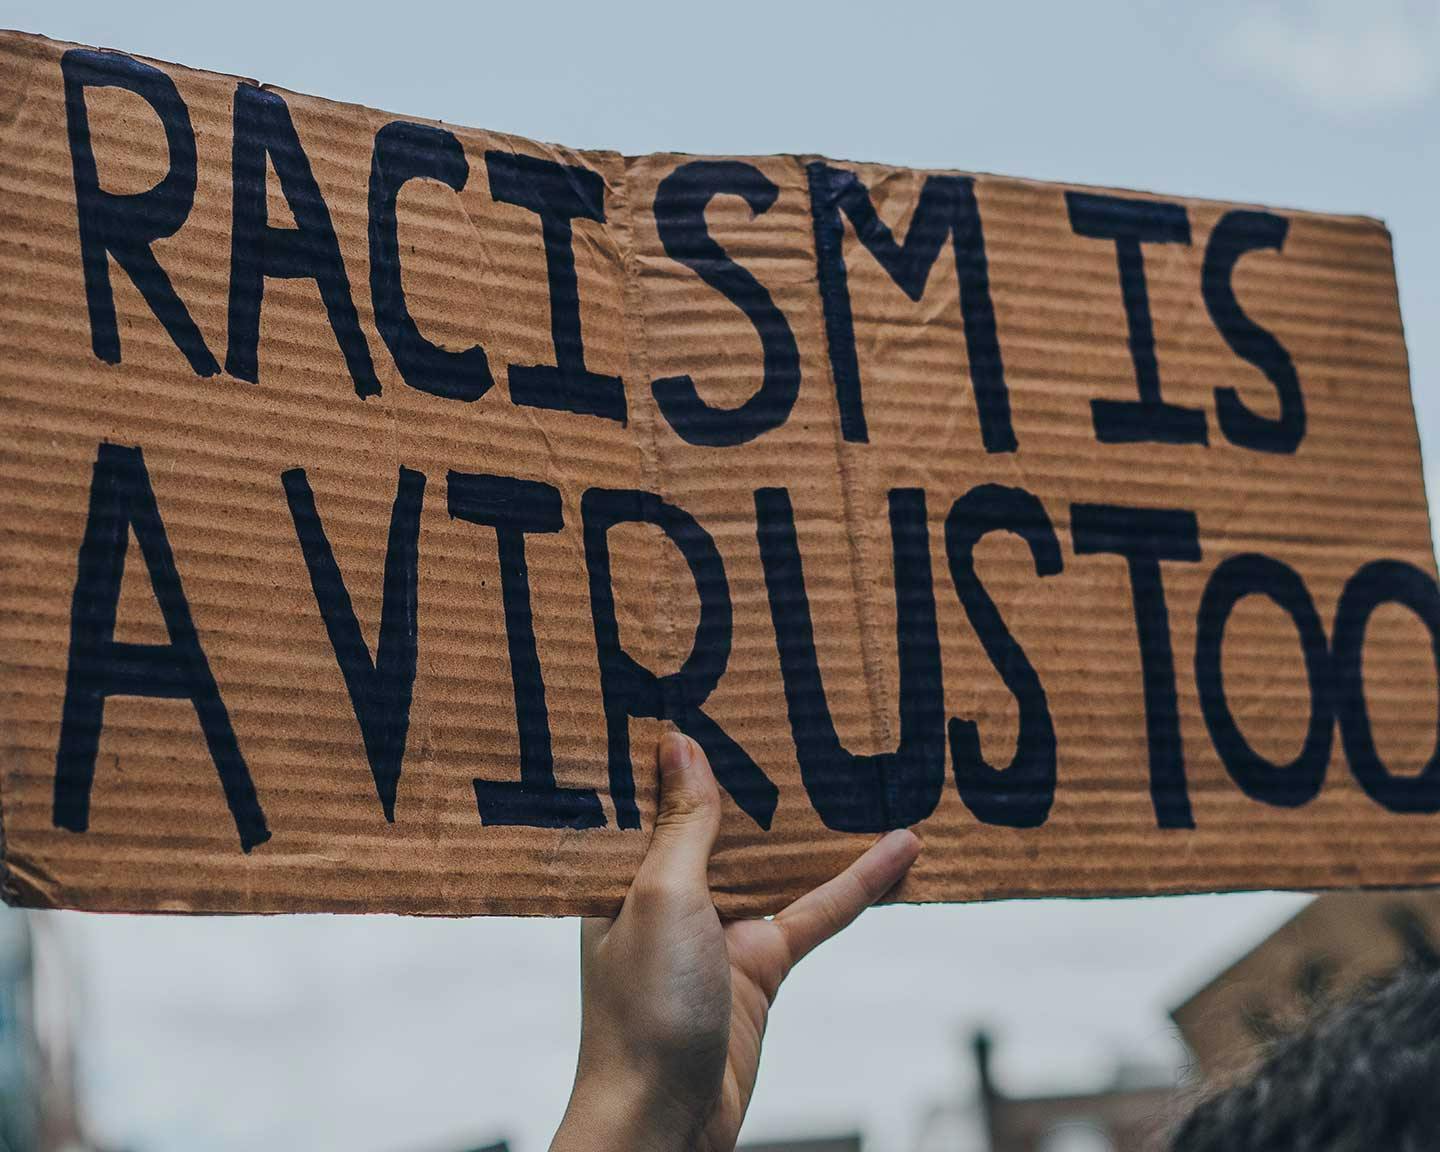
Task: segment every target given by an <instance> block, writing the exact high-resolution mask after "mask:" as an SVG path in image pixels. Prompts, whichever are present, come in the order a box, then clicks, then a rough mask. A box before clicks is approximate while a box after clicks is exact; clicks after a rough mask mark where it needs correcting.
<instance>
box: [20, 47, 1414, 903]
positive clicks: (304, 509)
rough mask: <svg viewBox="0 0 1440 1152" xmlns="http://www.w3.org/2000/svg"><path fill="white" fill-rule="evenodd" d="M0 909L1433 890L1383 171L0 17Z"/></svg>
mask: <svg viewBox="0 0 1440 1152" xmlns="http://www.w3.org/2000/svg"><path fill="white" fill-rule="evenodd" d="M0 131H3V134H4V148H3V149H0V414H3V427H4V436H3V441H0V462H3V468H4V474H5V481H6V482H5V484H4V485H3V488H0V527H3V531H4V547H3V549H0V811H3V821H4V842H5V843H4V864H5V883H6V891H7V895H8V897H9V898H10V899H12V900H16V901H19V902H22V903H27V904H35V905H66V906H75V907H82V908H92V909H165V910H184V911H232V912H257V911H279V910H306V909H310V910H337V911H339V910H391V911H404V912H426V913H448V914H469V913H502V912H503V913H578V912H598V911H603V910H606V909H612V908H614V907H615V905H616V903H617V901H618V900H619V899H620V898H621V897H622V895H623V893H624V891H625V889H626V886H627V882H628V880H629V878H630V876H631V875H632V873H633V870H634V868H635V866H636V863H637V862H638V860H639V859H640V858H641V856H642V855H643V853H644V850H645V845H646V840H647V834H646V828H647V827H648V822H649V820H650V819H651V817H652V815H653V811H654V801H655V771H654V765H653V748H654V743H655V741H656V739H657V737H658V736H659V734H660V733H661V731H662V730H663V729H664V727H665V725H667V724H673V725H675V726H677V727H679V728H680V729H681V730H683V731H685V732H687V733H689V734H690V735H691V736H693V737H694V738H695V739H696V740H698V741H699V742H700V743H701V744H702V745H703V746H704V747H705V749H706V750H707V751H708V753H709V756H710V759H711V762H712V763H713V765H714V768H715V772H716V775H717V777H718V779H719V782H720V785H721V787H722V791H723V794H724V797H725V801H724V802H725V828H724V833H723V837H722V841H721V844H720V846H719V849H718V851H717V853H716V855H715V859H714V869H713V879H714V884H715V887H716V891H717V893H718V898H719V901H720V903H721V907H722V909H723V910H724V911H725V912H727V913H741V912H749V913H754V912H765V911H770V910H773V909H775V908H776V907H777V906H779V905H780V904H781V903H782V902H784V901H785V900H786V899H788V898H789V897H791V896H793V895H795V894H796V893H797V892H799V891H801V890H802V889H805V888H807V887H808V886H810V885H812V884H814V883H816V882H818V881H820V880H821V879H823V878H825V877H828V876H830V875H831V874H833V873H834V872H836V871H837V870H838V869H839V868H840V867H842V866H843V865H844V864H845V863H846V862H847V861H849V860H850V859H852V858H853V857H854V856H856V855H857V854H858V853H859V852H860V851H861V850H862V849H863V848H864V847H865V845H866V844H867V843H868V842H869V841H870V840H871V839H872V838H873V837H874V836H875V835H876V834H877V833H880V832H882V831H883V830H885V829H889V828H894V827H899V826H902V825H916V826H918V828H919V830H920V832H921V834H922V836H923V837H924V839H925V841H926V845H927V847H926V850H925V853H924V855H923V857H922V859H921V860H920V862H919V864H918V866H917V867H916V868H915V870H914V872H913V873H912V874H911V876H910V878H909V880H908V881H907V882H906V884H905V885H904V887H903V888H901V889H900V890H899V892H898V894H897V895H898V898H899V899H902V900H911V901H924V900H962V899H976V898H985V897H998V896H1017V895H1041V894H1086V895H1090V894H1100V893H1142V892H1180V891H1191V890H1198V889H1223V888H1255V887H1271V886H1285V887H1307V888H1315V887H1325V886H1331V885H1381V884H1430V883H1435V882H1437V881H1440V815H1437V812H1440V762H1437V759H1436V755H1435V737H1436V716H1437V703H1436V701H1437V687H1436V669H1435V664H1436V645H1437V643H1440V593H1437V590H1436V584H1435V567H1434V560H1433V556H1432V550H1431V543H1430V527H1429V521H1428V517H1427V512H1426V505H1425V495H1424V490H1423V488H1422V486H1421V472H1420V457H1419V450H1418V445H1417V437H1416V428H1415V421H1414V415H1413V412H1412V409H1411V402H1410V392H1409V385H1408V379H1407V367H1406V357H1405V344H1404V339H1403V335H1402V332H1401V324H1400V314H1399V310H1398V305H1397V300H1396V290H1395V280H1394V273H1393V269H1392V261H1391V254H1390V245H1389V238H1388V236H1387V234H1386V232H1385V229H1384V228H1383V227H1382V226H1381V225H1379V224H1378V223H1376V222H1374V221H1372V220H1366V219H1357V218H1339V217H1328V216H1316V215H1309V214H1306V213H1300V212H1284V211H1266V210H1261V209H1256V208H1245V207H1235V206H1231V205H1224V204H1213V203H1203V202H1196V201H1186V200H1180V199H1175V198H1161V197H1156V196H1151V195H1140V194H1135V193H1112V192H1102V191H1096V190H1093V189H1086V190H1081V189H1073V188H1066V187H1061V186H1055V185H1049V184H1037V183H1030V182H1026V181H1021V180H1010V179H1000V178H996V177H972V176H966V175H961V174H958V173H949V172H930V173H924V172H913V171H905V170H899V169H894V168H883V167H878V166H874V165H862V164H851V163H839V162H834V161H829V160H823V159H819V158H813V157H805V158H802V157H793V156H772V157H761V158H749V159H734V158H727V159H712V158H696V157H690V156H672V155H654V156H642V157H623V156H619V155H616V154H613V153H605V152H583V153H582V152H574V151H570V150H567V149H563V148H557V147H552V146H549V145H541V144H536V143H533V142H531V141H527V140H520V139H516V138H514V137H510V136H502V135H498V134H495V133H490V132H483V131H476V130H470V129H460V128H452V127H449V126H446V125H440V124H434V123H424V122H417V121H411V120H405V119H400V118H397V117H394V116H390V115H387V114H383V113H379V112H374V111H371V110H368V109H365V108H357V107H351V106H347V105H341V104H334V103H330V102H327V101H323V100H316V99H313V98H310V97H306V96H299V95H294V94H291V93H288V92H279V91H276V90H274V89H270V88H265V87H261V86H257V85H256V84H254V83H252V82H250V81H245V80H239V81H237V80H235V79H233V78H229V77H223V76H215V75H209V74H204V73H198V72H192V71H188V70H186V69H183V68H177V67H172V66H169V65H159V64H153V63H149V62H145V61H141V60H137V59H135V58H132V57H130V56H126V55H122V54H118V53H110V52H97V51H92V50H89V49H80V48H69V47H67V46H64V45H59V44H54V43H51V42H49V41H46V40H42V39H37V38H34V37H29V36H22V35H16V34H12V35H8V36H5V37H4V38H3V40H0Z"/></svg>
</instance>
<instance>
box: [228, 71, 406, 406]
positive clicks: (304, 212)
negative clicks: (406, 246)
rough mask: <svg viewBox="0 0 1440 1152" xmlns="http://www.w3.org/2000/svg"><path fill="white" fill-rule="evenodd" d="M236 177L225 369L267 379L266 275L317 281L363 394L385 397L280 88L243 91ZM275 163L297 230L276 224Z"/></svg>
mask: <svg viewBox="0 0 1440 1152" xmlns="http://www.w3.org/2000/svg"><path fill="white" fill-rule="evenodd" d="M230 154H231V166H232V172H231V178H232V180H233V181H234V189H233V201H232V203H233V211H232V219H231V226H230V227H231V231H230V344H229V348H228V350H227V351H226V353H225V371H227V372H229V373H230V375H232V376H236V377H238V378H239V379H241V380H248V381H249V382H250V383H252V384H254V383H255V382H256V381H258V380H259V378H260V377H259V372H260V368H259V364H258V362H257V355H258V345H259V343H260V303H261V301H262V300H263V298H264V296H265V278H266V277H267V276H276V277H279V278H281V279H286V280H294V279H313V280H314V281H315V283H316V284H317V285H318V286H319V288H320V298H321V300H323V301H324V303H325V312H326V314H327V315H328V316H329V318H330V327H331V328H332V329H333V330H334V332H335V339H336V341H337V342H338V343H339V345H340V351H341V352H342V353H343V354H344V356H345V365H346V367H347V368H348V369H349V370H350V378H351V379H352V380H353V381H354V383H355V394H356V395H357V396H360V397H361V398H362V399H363V398H364V397H366V396H374V395H377V394H378V393H379V391H380V381H379V380H378V379H376V377H375V365H374V364H373V363H372V362H371V359H370V345H369V344H367V343H366V341H365V333H364V332H362V331H361V330H360V318H359V316H358V315H357V314H356V312H355V302H354V300H353V299H352V298H351V296H350V277H349V276H348V275H347V274H346V272H345V261H344V260H343V259H342V258H341V256H340V241H339V240H338V239H336V236H335V226H334V224H333V223H331V220H330V209H329V208H327V207H326V206H325V200H324V197H322V196H321V194H320V186H319V185H318V184H316V183H315V175H314V173H313V172H312V171H311V170H310V158H309V157H308V156H306V155H305V149H304V148H302V147H301V145H300V137H299V136H298V135H297V134H296V132H295V124H294V121H292V120H291V119H290V109H289V107H288V106H287V105H286V103H285V100H284V98H283V97H282V96H281V95H280V94H279V93H278V92H271V91H268V90H266V89H264V88H257V87H255V85H253V84H240V85H238V86H237V87H236V89H235V135H234V138H233V139H232V141H231V147H230ZM267 155H268V156H269V157H270V161H271V163H273V164H274V165H275V175H276V176H277V177H278V178H279V180H280V190H281V192H282V193H284V196H285V201H286V203H287V204H289V205H290V212H291V214H292V215H293V216H294V217H295V225H296V226H295V227H294V228H275V227H273V226H271V224H270V223H269V210H268V207H267V205H266V202H265V157H266V156H267Z"/></svg>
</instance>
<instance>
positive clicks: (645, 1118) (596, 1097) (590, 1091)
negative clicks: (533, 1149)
mask: <svg viewBox="0 0 1440 1152" xmlns="http://www.w3.org/2000/svg"><path fill="white" fill-rule="evenodd" d="M703 1124H704V1120H703V1118H702V1117H697V1116H695V1115H694V1114H693V1112H692V1111H691V1110H690V1109H687V1108H685V1107H684V1106H683V1105H682V1104H680V1102H678V1101H677V1100H675V1099H674V1098H673V1097H671V1096H669V1095H668V1094H666V1093H665V1092H664V1091H663V1090H662V1089H660V1088H659V1087H658V1085H656V1084H655V1083H653V1082H647V1078H644V1077H641V1076H639V1075H635V1074H617V1073H614V1072H606V1073H596V1072H588V1073H587V1072H583V1071H582V1072H581V1073H580V1074H579V1075H577V1076H576V1078H575V1087H574V1088H573V1089H572V1090H571V1093H570V1103H569V1105H568V1106H567V1107H566V1109H565V1116H564V1118H563V1119H562V1120H561V1121H560V1127H559V1129H558V1130H557V1131H556V1133H555V1139H554V1140H553V1141H552V1142H551V1145H550V1149H551V1152H613V1150H614V1149H616V1148H625V1149H627V1150H633V1152H692V1150H693V1149H694V1147H695V1144H696V1138H697V1136H698V1135H699V1132H700V1129H701V1128H702V1127H703Z"/></svg>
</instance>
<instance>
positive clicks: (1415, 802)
mask: <svg viewBox="0 0 1440 1152" xmlns="http://www.w3.org/2000/svg"><path fill="white" fill-rule="evenodd" d="M1382 604H1402V605H1404V606H1405V607H1406V608H1409V609H1410V611H1412V612H1414V613H1415V615H1416V616H1418V617H1420V620H1421V622H1422V623H1423V624H1424V625H1425V627H1426V628H1427V629H1429V631H1430V648H1431V651H1432V653H1433V654H1434V659H1435V668H1436V672H1437V674H1440V590H1437V589H1436V587H1435V581H1434V580H1432V579H1431V578H1430V576H1429V575H1428V574H1427V573H1425V572H1422V571H1421V570H1420V569H1419V568H1416V567H1415V566H1414V565H1413V564H1405V563H1403V562H1401V561H1399V560H1376V561H1373V562H1372V563H1369V564H1366V565H1365V567H1363V568H1361V569H1360V571H1359V572H1357V573H1355V575H1354V576H1352V577H1350V580H1349V582H1348V583H1346V585H1345V590H1344V592H1342V593H1341V595H1340V606H1339V608H1337V609H1336V610H1335V631H1334V634H1333V635H1332V636H1331V638H1330V651H1331V655H1332V659H1333V661H1334V668H1335V705H1336V712H1337V713H1338V715H1339V717H1340V739H1341V741H1342V742H1343V744H1344V746H1345V757H1346V759H1347V760H1349V761H1350V771H1351V772H1352V773H1353V774H1354V776H1355V779H1356V780H1357V781H1358V782H1359V784H1360V787H1361V788H1363V789H1365V792H1366V794H1367V795H1368V796H1369V797H1370V798H1371V799H1372V800H1374V801H1375V802H1376V803H1377V804H1380V805H1382V806H1383V807H1385V808H1388V809H1389V810H1390V811H1391V812H1417V813H1434V812H1440V734H1437V739H1436V747H1435V751H1434V752H1433V753H1431V756H1430V759H1429V760H1428V761H1426V763H1425V767H1424V768H1423V769H1422V770H1421V771H1420V773H1419V774H1418V775H1414V776H1397V775H1395V774H1394V773H1392V772H1391V771H1390V770H1389V769H1388V768H1387V767H1386V766H1385V764H1384V763H1383V762H1382V761H1381V759H1380V753H1379V752H1378V751H1377V750H1376V748H1375V736H1374V733H1373V732H1372V731H1371V729H1370V711H1369V709H1368V708H1367V707H1366V704H1365V629H1366V628H1367V626H1368V625H1369V623H1370V616H1371V613H1373V612H1374V611H1375V609H1376V608H1378V607H1380V605H1382ZM1436 723H1437V726H1440V717H1437V718H1436Z"/></svg>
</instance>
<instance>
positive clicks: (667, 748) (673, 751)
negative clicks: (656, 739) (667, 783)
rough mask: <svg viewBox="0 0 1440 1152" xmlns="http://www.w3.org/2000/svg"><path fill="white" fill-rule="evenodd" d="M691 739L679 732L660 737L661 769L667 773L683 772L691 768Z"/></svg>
mask: <svg viewBox="0 0 1440 1152" xmlns="http://www.w3.org/2000/svg"><path fill="white" fill-rule="evenodd" d="M693 755H694V753H693V752H692V751H691V744H690V738H689V737H688V736H682V735H680V733H679V732H667V733H665V735H664V736H662V737H660V767H661V768H663V769H665V770H666V771H667V772H683V771H685V769H687V768H689V767H690V759H691V757H692V756H693Z"/></svg>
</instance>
